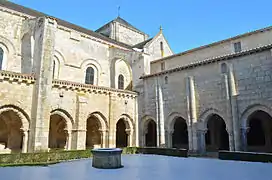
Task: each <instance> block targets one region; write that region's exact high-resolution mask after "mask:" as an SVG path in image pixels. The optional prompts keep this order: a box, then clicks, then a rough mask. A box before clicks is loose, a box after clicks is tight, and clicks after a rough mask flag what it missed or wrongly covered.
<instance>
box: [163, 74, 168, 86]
mask: <svg viewBox="0 0 272 180" xmlns="http://www.w3.org/2000/svg"><path fill="white" fill-rule="evenodd" d="M164 82H165V84H168V76H165V78H164Z"/></svg>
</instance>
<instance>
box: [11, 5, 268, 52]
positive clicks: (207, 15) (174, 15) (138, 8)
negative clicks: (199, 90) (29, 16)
mask: <svg viewBox="0 0 272 180" xmlns="http://www.w3.org/2000/svg"><path fill="white" fill-rule="evenodd" d="M12 2H15V3H18V4H21V5H24V6H27V7H29V8H33V9H35V10H38V11H41V12H44V13H46V14H49V15H52V16H55V17H58V18H60V19H64V20H66V21H69V22H72V23H74V24H77V25H80V26H83V27H85V28H88V29H91V30H96V29H98V28H99V27H100V26H102V25H103V24H105V23H107V22H109V21H111V20H112V19H114V18H115V17H117V12H118V11H117V9H118V6H119V5H120V6H121V10H120V15H121V17H122V18H124V19H125V20H127V21H128V22H129V23H131V24H132V25H134V26H135V27H137V28H138V29H140V30H142V31H144V32H146V33H147V34H149V35H150V36H154V35H156V34H157V32H158V31H159V27H160V25H162V27H163V29H164V34H165V36H166V38H167V39H168V42H169V44H170V46H171V48H172V50H173V51H174V52H175V53H178V52H182V51H185V50H188V49H191V48H194V47H198V46H201V45H205V44H209V43H212V42H215V41H219V40H222V39H226V38H229V37H232V36H235V35H238V34H242V33H246V32H248V31H252V30H256V29H260V28H264V27H267V26H270V25H271V22H272V14H271V7H272V1H271V0H259V1H256V0H205V1H204V0H104V1H99V0H77V1H75V0H12Z"/></svg>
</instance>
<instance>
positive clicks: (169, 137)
mask: <svg viewBox="0 0 272 180" xmlns="http://www.w3.org/2000/svg"><path fill="white" fill-rule="evenodd" d="M173 132H174V130H173V129H170V130H167V131H166V134H167V147H168V148H172V147H173V142H172V136H173Z"/></svg>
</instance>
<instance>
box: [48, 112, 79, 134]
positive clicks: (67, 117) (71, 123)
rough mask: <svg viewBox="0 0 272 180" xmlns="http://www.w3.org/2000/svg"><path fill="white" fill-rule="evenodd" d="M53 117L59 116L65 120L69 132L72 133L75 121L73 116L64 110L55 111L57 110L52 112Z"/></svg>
mask: <svg viewBox="0 0 272 180" xmlns="http://www.w3.org/2000/svg"><path fill="white" fill-rule="evenodd" d="M53 115H58V116H60V117H62V118H63V119H64V120H65V123H66V126H67V131H71V130H72V129H73V126H74V121H73V118H72V116H71V115H70V114H69V113H68V112H66V111H65V110H63V109H55V110H53V111H51V114H50V116H53Z"/></svg>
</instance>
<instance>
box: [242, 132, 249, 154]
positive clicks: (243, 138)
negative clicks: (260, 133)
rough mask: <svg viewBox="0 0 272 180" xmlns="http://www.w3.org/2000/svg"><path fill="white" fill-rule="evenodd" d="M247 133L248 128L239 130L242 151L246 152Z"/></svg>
mask: <svg viewBox="0 0 272 180" xmlns="http://www.w3.org/2000/svg"><path fill="white" fill-rule="evenodd" d="M248 131H249V127H243V128H241V140H242V142H241V144H242V149H243V151H247V133H248Z"/></svg>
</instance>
